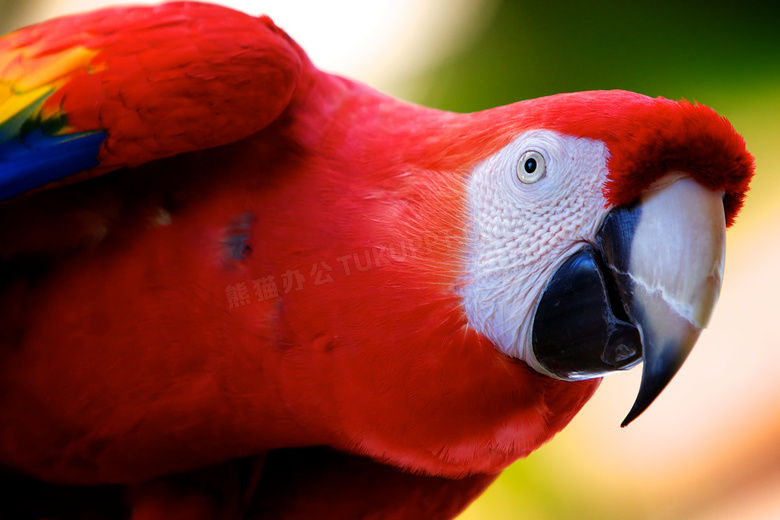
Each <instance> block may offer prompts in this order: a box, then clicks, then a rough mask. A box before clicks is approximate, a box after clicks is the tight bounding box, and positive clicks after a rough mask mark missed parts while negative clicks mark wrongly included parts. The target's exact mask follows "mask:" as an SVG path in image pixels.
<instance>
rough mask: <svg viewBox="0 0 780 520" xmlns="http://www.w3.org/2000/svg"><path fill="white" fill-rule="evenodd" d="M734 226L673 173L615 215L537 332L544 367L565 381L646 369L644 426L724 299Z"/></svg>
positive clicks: (563, 284) (580, 257)
mask: <svg viewBox="0 0 780 520" xmlns="http://www.w3.org/2000/svg"><path fill="white" fill-rule="evenodd" d="M725 233H726V218H725V213H724V209H723V198H722V194H721V193H720V192H715V191H711V190H708V189H706V188H704V187H702V186H701V185H699V184H698V183H696V182H695V181H693V180H691V179H690V178H689V177H686V176H684V175H682V174H679V173H674V172H673V173H671V174H669V175H667V176H665V177H664V178H663V179H662V180H661V181H659V182H658V183H656V184H654V185H653V186H652V187H651V188H650V189H648V190H646V191H645V193H644V194H643V196H642V197H641V199H640V200H639V202H638V203H637V204H635V205H632V206H629V207H620V208H616V209H615V210H613V211H612V212H611V213H610V214H609V215H608V216H607V218H606V219H605V221H604V223H603V224H602V226H601V229H600V231H599V233H598V235H597V239H596V241H595V244H593V245H586V246H585V247H584V248H583V249H581V250H579V251H578V252H577V253H575V254H574V255H572V256H571V257H570V258H569V259H567V260H566V262H564V264H563V265H562V266H561V267H560V268H559V269H558V271H557V272H556V273H555V275H554V276H553V277H552V279H551V280H550V282H549V283H548V285H547V287H546V288H545V291H544V293H543V295H542V298H541V299H540V301H539V305H538V307H537V311H536V315H535V317H534V325H533V338H532V339H533V351H534V356H535V358H536V359H535V361H536V362H537V363H538V364H539V365H540V367H541V368H542V369H543V370H544V371H545V372H547V373H548V374H550V375H551V376H553V377H556V378H559V379H565V380H577V379H587V378H591V377H600V376H602V375H604V374H606V373H609V372H613V371H615V370H625V369H627V368H630V367H631V366H633V365H635V364H636V363H637V362H639V360H640V359H641V360H642V361H644V366H643V370H642V382H641V385H640V388H639V394H638V395H637V398H636V401H635V402H634V405H633V407H632V408H631V411H630V412H629V413H628V416H627V417H626V418H625V419H624V421H623V423H622V425H621V426H626V425H627V424H628V423H630V422H631V421H633V420H634V419H635V418H636V417H638V416H639V414H641V413H642V412H643V411H644V410H645V409H647V407H648V406H650V403H652V402H653V400H655V398H656V397H657V396H658V395H659V394H660V393H661V391H662V390H663V389H664V388H665V387H666V385H667V384H668V383H669V381H670V380H671V379H672V377H673V376H674V375H675V374H676V373H677V371H678V370H679V368H680V366H682V364H683V362H684V361H685V358H686V357H687V356H688V354H689V353H690V351H691V349H692V348H693V345H694V344H695V342H696V340H697V339H698V337H699V334H700V333H701V330H702V329H703V328H704V327H706V326H707V322H708V321H709V318H710V315H711V314H712V310H713V308H714V306H715V302H716V301H717V298H718V294H719V293H720V286H721V280H722V277H723V260H724V252H725Z"/></svg>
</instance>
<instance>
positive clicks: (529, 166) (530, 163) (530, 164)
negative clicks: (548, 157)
mask: <svg viewBox="0 0 780 520" xmlns="http://www.w3.org/2000/svg"><path fill="white" fill-rule="evenodd" d="M523 168H524V169H525V172H526V173H533V172H535V171H536V159H533V158H531V159H528V160H527V161H525V165H523Z"/></svg>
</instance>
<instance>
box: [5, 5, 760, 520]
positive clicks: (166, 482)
mask: <svg viewBox="0 0 780 520" xmlns="http://www.w3.org/2000/svg"><path fill="white" fill-rule="evenodd" d="M0 78H2V79H1V80H0V195H2V198H3V199H5V202H4V203H3V204H2V205H1V206H0V218H2V222H3V225H2V227H1V229H0V233H1V234H2V238H1V239H0V251H1V252H2V256H1V258H2V292H0V295H1V296H0V298H2V300H1V301H2V311H3V312H2V314H0V316H2V327H0V335H2V347H1V349H0V468H2V469H3V474H4V475H5V477H3V478H4V482H5V486H4V488H5V489H6V495H7V496H6V500H5V504H6V505H5V507H6V509H8V510H9V511H11V513H9V514H17V513H19V511H22V510H23V511H24V512H25V514H28V515H38V516H41V517H48V518H52V517H54V518H56V517H66V516H67V515H68V514H70V513H72V512H73V511H81V512H82V513H83V514H85V515H86V514H88V513H89V514H93V515H97V516H101V515H102V516H103V517H106V518H112V517H123V516H127V515H132V517H133V518H231V517H232V518H240V517H246V518H365V517H370V518H399V519H400V518H402V519H412V518H425V519H434V518H451V517H452V516H454V515H455V514H457V512H458V511H459V510H460V509H462V508H463V507H464V506H465V505H466V504H467V503H468V502H469V501H471V500H472V499H473V498H474V497H475V496H476V495H478V494H479V493H480V492H481V491H482V490H483V489H484V488H485V486H487V485H488V484H489V483H490V482H491V481H492V480H493V479H494V478H495V476H496V475H497V474H498V473H499V472H500V471H501V470H502V469H503V468H505V467H506V466H507V465H508V464H510V463H511V462H513V461H514V460H516V459H518V458H520V457H524V456H526V455H527V454H528V453H530V452H531V451H533V450H535V449H536V448H537V447H539V446H540V445H541V444H542V443H544V442H546V441H547V440H549V439H550V438H551V437H552V436H553V435H554V434H555V433H556V432H558V431H560V430H561V429H562V428H563V427H564V426H565V425H566V424H567V423H568V422H569V421H570V420H571V419H572V417H573V416H574V415H575V414H576V413H577V412H578V411H579V409H580V408H581V407H582V406H583V404H584V403H585V402H586V401H587V400H588V399H589V398H590V397H591V395H592V394H593V392H594V391H595V389H596V387H597V386H598V382H599V377H600V376H602V375H604V374H606V373H609V372H612V371H616V370H624V369H627V368H629V367H631V366H633V365H635V364H637V363H638V362H639V361H640V360H643V361H644V367H643V380H642V384H641V388H640V392H639V396H638V397H637V401H636V404H635V406H634V408H633V409H632V410H631V412H630V414H629V417H628V418H627V421H629V420H631V419H633V418H634V417H636V416H637V415H638V414H639V413H641V411H642V410H644V409H645V408H646V407H647V406H648V405H649V404H650V402H651V401H652V400H653V399H654V398H655V396H657V395H658V393H659V392H660V391H661V390H662V389H663V388H664V386H665V385H666V384H667V383H668V381H669V380H670V379H671V377H672V376H673V375H674V373H675V372H676V371H677V370H678V368H679V367H680V365H681V364H682V362H683V360H684V359H685V356H686V355H687V353H688V352H689V350H690V348H691V347H692V346H693V343H694V342H695V341H696V338H697V337H698V334H699V332H700V330H701V329H702V328H703V327H704V326H706V322H707V320H708V318H709V315H710V313H711V311H712V307H713V305H714V303H715V300H716V298H717V294H718V291H719V288H720V277H721V272H722V262H723V240H724V232H725V227H726V225H727V224H731V223H733V221H734V218H735V217H736V214H737V212H738V211H739V209H740V207H741V205H742V202H743V199H744V196H745V192H746V190H747V187H748V182H749V180H750V177H751V175H752V172H753V160H752V157H751V156H750V155H749V154H748V152H747V151H746V150H745V145H744V142H743V140H742V138H741V137H740V136H739V135H738V134H737V133H736V132H735V131H734V129H733V128H732V127H731V125H730V124H729V123H728V122H727V121H726V120H725V119H723V118H721V117H719V116H717V115H716V114H715V113H714V111H712V110H711V109H709V108H707V107H704V106H701V105H696V104H691V103H688V102H676V101H670V100H667V99H663V98H657V99H651V98H648V97H645V96H642V95H639V94H634V93H630V92H625V91H598V92H581V93H574V94H561V95H556V96H551V97H546V98H541V99H535V100H530V101H523V102H520V103H516V104H513V105H509V106H505V107H500V108H496V109H493V110H488V111H484V112H478V113H474V114H454V113H448V112H442V111H437V110H432V109H427V108H422V107H419V106H415V105H412V104H409V103H404V102H401V101H398V100H395V99H392V98H390V97H387V96H385V95H382V94H380V93H378V92H376V91H374V90H372V89H370V88H368V87H366V86H364V85H361V84H358V83H355V82H353V81H350V80H347V79H344V78H341V77H338V76H334V75H331V74H326V73H323V72H321V71H319V70H317V69H316V68H315V67H314V66H313V65H312V64H311V62H310V61H309V60H308V59H307V57H306V55H305V54H304V52H303V51H302V50H301V49H300V48H299V47H298V46H297V45H296V44H295V42H293V41H292V40H291V39H290V38H289V37H288V36H287V35H286V34H285V33H284V32H283V31H281V30H280V29H278V28H277V27H276V26H274V24H273V23H272V22H271V20H270V19H269V18H267V17H260V18H255V17H251V16H248V15H245V14H242V13H238V12H235V11H232V10H229V9H226V8H222V7H217V6H212V5H207V4H200V3H171V4H165V5H160V6H155V7H123V8H114V9H104V10H101V11H97V12H94V13H90V14H84V15H78V16H71V17H66V18H60V19H56V20H52V21H50V22H47V23H44V24H41V25H38V26H33V27H29V28H26V29H22V30H20V31H17V32H15V33H12V34H10V35H8V36H6V37H4V38H3V39H1V40H0ZM9 490H13V492H10V491H9Z"/></svg>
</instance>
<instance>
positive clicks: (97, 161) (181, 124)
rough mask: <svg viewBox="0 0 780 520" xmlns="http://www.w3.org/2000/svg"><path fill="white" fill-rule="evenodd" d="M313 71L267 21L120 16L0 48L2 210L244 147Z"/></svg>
mask: <svg viewBox="0 0 780 520" xmlns="http://www.w3.org/2000/svg"><path fill="white" fill-rule="evenodd" d="M315 71H316V69H314V68H313V67H312V66H311V64H310V63H309V61H308V58H307V57H306V56H305V54H304V53H303V51H302V50H301V49H300V48H299V47H298V46H297V44H295V43H294V42H293V41H292V40H291V39H290V38H289V37H288V36H287V35H286V34H285V33H284V32H283V31H282V30H281V29H278V28H277V27H276V26H275V25H274V24H273V22H272V21H271V20H270V19H269V18H268V17H259V18H258V17H252V16H249V15H246V14H243V13H240V12H237V11H233V10H231V9H227V8H223V7H219V6H214V5H208V4H199V3H187V2H181V3H171V4H164V5H159V6H150V7H120V8H113V9H107V10H101V11H98V12H95V13H89V14H85V15H76V16H70V17H64V18H59V19H56V20H52V21H49V22H46V23H43V24H40V25H36V26H32V27H27V28H24V29H20V30H18V31H16V32H14V33H11V34H9V35H7V36H5V37H3V38H0V200H2V199H8V198H11V197H14V196H16V195H19V194H23V193H25V192H28V191H30V190H35V189H40V188H42V187H50V186H52V185H57V184H61V183H70V182H73V181H78V180H83V179H86V178H91V177H95V176H98V175H101V174H103V173H106V172H109V171H112V170H116V169H118V168H122V167H134V166H138V165H140V164H143V163H147V162H150V161H153V160H156V159H161V158H165V157H170V156H174V155H178V154H181V153H186V152H191V151H196V150H201V149H206V148H213V147H217V146H221V145H225V144H229V143H233V142H236V141H238V140H241V139H243V138H245V137H247V136H249V135H252V134H254V133H256V132H258V131H260V130H262V129H263V128H265V127H266V126H268V125H269V124H271V123H272V122H273V121H274V120H275V119H277V118H278V117H279V115H280V114H281V113H282V112H283V111H284V110H285V109H286V108H287V106H288V105H289V104H290V103H291V100H292V99H293V95H294V94H296V92H297V94H296V95H301V91H302V90H305V89H300V88H299V85H300V84H301V82H302V81H305V74H307V73H309V74H314V73H315Z"/></svg>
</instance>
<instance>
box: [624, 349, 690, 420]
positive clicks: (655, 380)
mask: <svg viewBox="0 0 780 520" xmlns="http://www.w3.org/2000/svg"><path fill="white" fill-rule="evenodd" d="M687 354H688V353H687V352H686V353H685V355H683V356H670V358H669V359H666V360H664V359H663V358H660V359H655V360H653V361H655V363H653V362H652V361H650V360H648V359H646V360H645V362H644V364H643V366H642V382H641V384H640V385H639V393H638V394H637V396H636V400H634V404H633V406H632V407H631V410H630V411H629V412H628V415H626V418H625V419H623V422H621V423H620V427H621V428H625V427H626V426H628V425H629V424H631V422H633V421H634V419H636V418H637V417H639V416H640V415H642V413H644V411H645V410H647V408H648V407H649V406H650V405H651V404H653V401H655V399H656V398H657V397H658V396H659V395H660V394H661V392H663V391H664V388H666V386H667V385H668V384H669V382H670V381H671V380H672V378H673V377H674V375H675V374H676V373H677V371H678V370H679V369H680V367H681V366H682V364H683V361H685V357H686V356H687Z"/></svg>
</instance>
